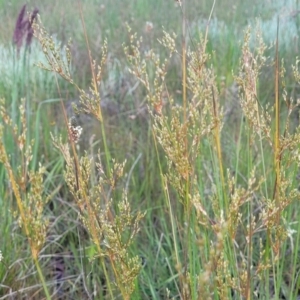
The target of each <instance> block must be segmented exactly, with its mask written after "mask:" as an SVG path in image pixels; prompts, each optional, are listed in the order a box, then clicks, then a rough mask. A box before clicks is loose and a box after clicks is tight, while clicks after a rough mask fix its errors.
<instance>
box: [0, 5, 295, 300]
mask: <svg viewBox="0 0 300 300" xmlns="http://www.w3.org/2000/svg"><path fill="white" fill-rule="evenodd" d="M103 9H104V8H103ZM176 9H177V10H178V11H179V12H180V13H181V17H182V21H181V24H180V25H181V30H182V36H181V38H178V36H177V35H176V34H175V33H170V32H169V31H167V30H162V31H161V33H160V35H159V38H158V40H157V45H156V44H154V42H153V40H152V37H151V34H152V31H153V28H154V26H153V23H152V22H150V21H147V22H146V27H145V32H144V33H145V36H146V37H148V40H145V37H139V36H138V34H137V33H135V32H134V30H133V29H132V28H131V27H130V26H129V25H127V36H126V38H127V39H126V41H125V42H124V43H123V45H122V47H123V53H124V54H122V55H124V56H123V60H122V61H121V60H117V59H116V58H114V57H113V54H112V52H110V48H109V42H107V41H106V40H105V41H104V42H103V43H102V46H101V56H100V57H98V59H97V60H96V59H93V58H92V54H91V53H92V51H91V48H90V46H89V41H88V37H89V36H88V33H87V31H86V27H85V24H86V23H85V22H84V17H83V10H82V7H81V9H80V11H81V20H82V24H83V36H84V39H85V43H86V47H87V48H88V61H89V65H90V77H89V78H90V83H89V85H88V87H86V86H81V84H80V83H79V82H78V81H76V80H75V78H74V72H75V71H76V70H75V69H74V68H73V66H72V63H73V60H74V58H73V56H72V43H71V42H69V43H68V44H67V45H66V46H65V47H61V46H60V44H58V43H57V41H56V39H55V38H54V37H53V36H52V35H50V34H49V33H48V31H47V30H46V29H45V27H44V26H43V24H42V23H41V20H40V18H39V16H38V15H37V10H34V12H33V14H32V15H31V17H28V18H27V19H26V18H25V6H24V7H23V8H22V10H21V12H20V14H19V17H18V19H17V24H16V31H15V35H14V43H15V45H16V49H15V51H16V52H17V53H18V55H17V56H16V59H22V58H21V56H22V55H24V61H26V59H29V54H28V53H26V52H25V53H24V54H23V52H22V47H29V45H30V44H31V39H32V36H31V35H32V34H34V37H35V39H36V40H37V42H38V43H39V44H40V47H41V49H42V52H43V53H44V57H45V61H43V62H39V63H38V64H37V66H38V67H39V68H40V69H42V70H44V72H50V73H51V74H53V75H54V76H53V80H54V82H55V85H56V87H57V95H58V98H59V99H56V100H55V99H51V98H50V99H48V100H46V101H45V102H42V103H43V104H49V106H50V105H51V104H53V103H54V102H57V103H59V105H60V108H59V111H60V114H59V115H58V116H56V119H58V118H60V120H59V122H57V123H55V122H54V124H52V125H51V124H50V121H49V120H50V119H51V118H50V119H49V120H48V117H49V116H50V115H51V114H49V112H48V114H46V112H44V111H43V110H42V109H41V106H40V105H38V106H36V105H35V104H32V103H31V102H30V98H29V96H30V95H31V94H30V93H29V92H28V91H27V92H24V91H25V90H24V87H25V86H27V85H26V82H27V83H28V82H29V81H26V80H27V79H24V84H23V85H21V89H20V90H17V93H16V94H14V97H13V101H12V102H11V103H8V102H7V101H5V100H4V99H2V100H1V103H0V163H1V164H0V177H1V180H2V182H4V183H5V184H4V185H3V186H2V187H0V207H1V208H2V210H1V212H0V217H2V220H3V221H2V222H1V224H0V228H1V232H2V233H3V234H2V236H3V240H2V241H1V244H0V279H1V281H0V287H1V289H0V299H11V298H14V299H42V298H46V299H184V300H189V299H222V300H223V299H249V300H250V299H298V298H299V295H300V291H299V276H298V274H299V258H298V257H299V237H300V231H299V222H298V218H297V211H298V208H299V203H298V200H299V197H300V192H299V176H298V173H299V165H300V159H299V157H300V153H299V143H300V131H299V124H298V123H299V122H298V119H299V118H298V117H297V115H298V110H299V108H298V106H299V100H297V97H293V95H295V94H296V91H297V89H298V86H299V83H300V73H299V66H298V65H299V61H298V59H295V61H294V64H293V65H292V67H290V68H289V67H286V64H285V62H284V60H281V53H282V52H280V46H279V44H280V39H279V34H278V32H279V26H280V24H277V29H278V31H277V38H276V43H275V46H267V45H266V44H265V43H264V39H263V35H264V34H263V33H262V32H261V31H260V30H259V29H256V30H255V31H251V30H250V29H247V30H245V32H244V38H243V42H242V44H241V46H240V48H239V50H238V52H239V53H240V56H239V59H236V61H238V64H237V67H236V72H235V74H234V75H233V78H232V81H233V83H232V85H231V86H230V87H226V85H225V82H226V80H225V81H224V80H223V79H222V74H219V73H218V72H220V70H222V69H223V67H218V66H216V65H215V53H214V52H211V51H210V47H211V43H212V41H211V40H210V34H209V32H210V31H209V30H210V28H209V22H208V24H207V26H206V29H205V31H203V32H202V33H200V34H199V37H198V38H194V36H193V35H192V32H193V30H194V28H193V27H192V25H193V24H192V23H191V24H188V23H187V19H186V14H187V13H188V10H187V9H188V8H187V7H185V3H184V2H181V1H177V8H176ZM211 16H212V11H211V13H210V15H209V20H211ZM26 34H27V39H26V41H27V40H28V39H29V38H30V43H27V42H26V45H27V46H26V45H23V44H22V43H23V42H22V41H23V39H24V36H26ZM149 45H150V46H151V47H149ZM236 51H237V50H236ZM24 66H25V65H24ZM28 66H29V65H28ZM286 68H287V69H286ZM28 71H30V68H28ZM231 71H232V69H231V70H230V72H231ZM121 73H122V75H123V76H120V74H121ZM227 74H228V70H226V74H225V75H223V76H227ZM266 74H267V75H268V76H267V75H266ZM29 76H30V75H28V78H30V77H29ZM118 76H120V77H118ZM266 76H267V77H272V81H273V83H272V93H271V96H270V94H268V91H269V90H270V89H269V87H265V88H264V86H263V85H264V84H265V83H266V82H267V83H268V84H269V83H270V78H267V79H266V80H265V78H266ZM111 78H112V80H113V83H111V82H110V80H111ZM174 78H177V79H176V80H174ZM291 78H292V79H291ZM18 80H20V79H18ZM291 80H292V81H291ZM62 82H65V83H62ZM66 86H68V88H69V89H70V91H71V93H72V95H73V94H76V95H77V99H76V100H74V101H71V100H70V101H64V100H65V99H64V97H65V95H68V93H66V92H65V91H63V90H62V88H65V87H66ZM291 86H292V88H290V87H291ZM16 87H17V85H16ZM111 90H114V91H113V92H112V91H111ZM264 90H266V91H267V92H265V91H264ZM17 94H20V95H23V96H24V98H22V100H20V101H19V100H18V98H17ZM113 97H114V98H121V99H122V101H123V103H122V104H121V103H120V102H118V99H114V100H116V101H115V104H114V105H116V107H117V108H116V109H114V113H113V114H112V113H111V110H109V109H106V108H107V106H108V104H107V101H108V100H109V99H110V98H113ZM66 98H67V96H66ZM266 98H267V99H266ZM107 99H108V100H107ZM69 102H73V110H72V111H73V112H72V113H71V112H70V111H71V110H69V108H68V103H69ZM52 113H54V114H55V112H54V109H53V112H52ZM86 115H88V116H89V117H86ZM80 117H82V118H83V120H84V121H83V122H81V123H78V119H79V118H80ZM85 123H89V124H85ZM87 125H88V126H87ZM91 128H92V129H91ZM33 137H34V138H33ZM18 269H19V271H20V272H19V274H18V272H17V270H18Z"/></svg>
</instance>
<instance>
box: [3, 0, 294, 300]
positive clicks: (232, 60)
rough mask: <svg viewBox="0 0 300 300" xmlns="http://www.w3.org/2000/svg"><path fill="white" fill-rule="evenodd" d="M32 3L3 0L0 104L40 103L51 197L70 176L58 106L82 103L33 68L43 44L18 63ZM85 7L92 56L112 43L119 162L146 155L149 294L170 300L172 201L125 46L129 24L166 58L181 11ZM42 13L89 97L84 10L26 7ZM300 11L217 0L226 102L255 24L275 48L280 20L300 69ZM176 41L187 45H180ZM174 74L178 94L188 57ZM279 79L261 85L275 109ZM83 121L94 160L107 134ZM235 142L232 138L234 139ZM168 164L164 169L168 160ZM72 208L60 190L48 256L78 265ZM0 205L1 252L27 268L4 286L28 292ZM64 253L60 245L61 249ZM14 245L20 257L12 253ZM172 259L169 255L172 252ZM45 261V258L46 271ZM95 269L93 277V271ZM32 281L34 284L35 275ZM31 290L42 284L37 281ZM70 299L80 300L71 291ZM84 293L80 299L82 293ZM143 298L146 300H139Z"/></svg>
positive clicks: (109, 116) (39, 131)
mask: <svg viewBox="0 0 300 300" xmlns="http://www.w3.org/2000/svg"><path fill="white" fill-rule="evenodd" d="M211 3H212V1H209V0H203V1H197V0H188V1H186V12H185V14H186V15H185V17H186V21H187V32H188V37H189V38H188V47H191V48H193V47H195V45H196V43H197V41H199V40H200V37H201V36H202V35H204V33H205V29H206V26H207V25H208V24H207V22H208V17H209V13H210V10H211ZM24 4H25V3H24V2H22V1H19V0H15V1H1V2H0V19H1V23H0V74H1V78H0V97H3V98H5V99H6V103H7V106H8V107H10V106H13V103H14V102H15V103H17V101H18V99H20V98H21V97H25V98H27V99H30V101H31V103H32V104H31V111H30V112H29V114H30V116H29V117H30V119H31V120H32V122H31V125H30V126H31V134H32V137H33V138H35V139H36V144H35V148H34V149H35V150H34V151H35V157H36V162H35V163H36V164H37V162H38V161H42V162H43V163H44V164H45V165H46V166H47V170H48V175H49V176H48V179H47V181H46V189H48V191H49V193H50V192H51V191H52V190H54V189H55V188H56V187H57V186H59V185H60V184H61V182H62V175H61V174H62V173H63V171H62V170H63V160H62V158H61V157H60V156H58V155H57V152H56V151H55V150H53V146H52V142H51V138H50V132H53V133H54V134H55V133H62V132H63V131H64V129H63V128H64V125H63V121H62V120H61V115H60V112H59V110H60V109H59V103H58V102H59V98H60V95H62V97H63V98H64V99H65V101H66V106H67V107H68V106H70V105H69V103H70V102H72V101H75V102H76V101H77V100H78V95H77V94H76V92H75V91H74V90H73V89H72V88H71V87H70V86H69V85H68V84H66V83H65V82H63V81H62V80H58V84H59V90H58V88H57V84H56V81H55V77H54V75H53V74H50V73H47V72H46V71H42V70H40V69H39V68H38V67H36V66H35V65H34V64H35V63H37V62H39V61H44V58H43V53H42V51H41V50H40V49H39V45H37V44H35V43H34V44H33V45H32V47H31V52H30V53H26V54H21V57H22V55H26V56H27V58H26V60H25V59H24V60H20V59H18V58H17V57H16V56H15V54H14V51H13V47H12V36H13V31H14V27H15V22H16V18H17V16H18V13H19V11H20V9H21V7H22V6H23V5H24ZM81 7H82V14H83V19H84V24H85V26H86V30H87V36H88V39H89V43H90V48H91V53H92V56H93V58H95V59H96V60H99V59H100V50H101V46H102V45H103V43H104V39H107V41H108V58H109V60H108V64H107V69H106V70H105V73H104V75H105V76H104V79H103V85H102V89H101V92H102V96H103V100H104V101H106V102H105V103H106V104H105V105H106V109H105V112H106V114H105V116H104V119H105V123H106V131H107V138H108V144H109V149H110V151H111V155H112V157H115V158H116V159H117V160H118V161H123V160H124V159H125V158H126V159H127V160H128V161H129V163H128V165H129V168H130V166H132V165H133V164H134V162H135V161H136V159H137V158H138V157H140V154H142V156H141V158H140V161H139V163H138V165H137V167H135V168H134V169H133V172H132V177H131V180H130V188H129V195H128V197H129V199H131V200H130V202H131V204H132V205H133V207H135V208H136V209H139V210H141V211H147V212H148V213H147V215H146V217H145V220H144V225H143V226H144V227H143V233H142V234H141V237H140V239H139V241H138V242H139V245H140V246H139V250H138V251H140V255H141V257H143V258H146V260H148V262H150V263H148V264H147V265H146V267H145V269H143V270H142V273H143V274H142V275H143V276H142V278H143V279H142V282H141V283H140V289H141V293H142V294H143V295H152V297H153V299H165V298H164V297H166V294H165V293H166V291H165V287H166V286H168V288H169V289H170V290H173V291H174V290H176V287H175V286H173V285H174V282H173V281H172V283H171V284H172V286H169V285H168V280H169V278H172V276H174V274H176V270H175V269H174V268H173V266H171V264H170V262H169V261H168V260H166V259H165V257H167V258H170V257H172V242H171V236H164V233H166V232H170V227H169V224H168V223H167V222H166V218H165V214H166V211H167V208H166V204H165V203H164V200H162V197H163V195H162V187H161V183H160V178H159V176H158V174H159V169H158V163H157V154H156V149H155V147H154V145H153V138H152V134H151V130H150V129H149V122H150V121H149V118H148V117H147V113H146V108H145V95H144V94H143V91H142V90H141V89H140V88H139V87H138V86H136V81H135V80H134V79H133V78H132V77H131V76H130V75H129V73H128V71H127V66H126V58H125V55H124V51H123V46H122V45H123V43H128V41H129V35H128V32H127V27H126V23H128V24H129V25H130V27H131V28H132V31H133V32H137V35H138V36H142V37H143V41H144V43H143V47H144V51H147V50H149V49H150V48H154V49H155V50H156V51H157V52H159V53H160V55H161V56H162V57H164V55H165V52H164V51H165V50H163V49H162V48H160V46H159V44H158V43H157V39H158V38H159V37H161V35H162V29H165V30H166V31H167V32H175V33H176V34H177V35H178V36H179V37H180V35H181V26H182V21H181V20H182V17H181V10H180V8H179V6H178V5H177V3H176V1H172V0H169V1H165V0H156V1H149V0H135V1H132V0H123V1H116V0H114V1H112V0H102V1H100V0H94V1H93V0H86V1H81ZM34 8H38V9H39V14H40V16H41V19H42V21H43V24H44V26H45V28H47V30H48V31H49V32H50V33H51V34H52V35H53V36H55V38H56V40H57V41H58V42H60V43H61V44H62V45H64V44H66V43H67V41H68V40H69V38H72V48H71V49H72V55H73V60H72V66H73V77H74V80H75V81H76V82H78V83H79V84H80V86H81V87H82V88H83V89H87V88H88V86H89V84H90V79H91V77H90V76H91V71H90V64H89V56H88V50H87V46H86V42H85V37H84V30H83V26H82V21H81V16H80V6H79V4H78V2H77V1H74V0H65V1H64V2H63V4H62V2H61V1H56V0H53V1H43V0H40V1H27V10H28V11H32V10H33V9H34ZM299 9H300V8H299V1H296V0H294V1H292V0H290V1H283V0H282V1H271V0H270V1H260V0H252V1H244V0H238V1H236V0H235V1H233V0H222V1H217V3H216V6H215V10H214V12H213V16H212V19H211V21H210V24H209V35H208V39H209V41H208V46H207V50H208V52H209V53H210V54H211V57H212V58H211V64H212V65H213V68H214V70H215V75H216V78H217V82H218V85H219V89H220V94H221V96H223V97H225V98H226V99H227V100H228V101H230V99H231V98H234V97H236V93H237V92H236V91H235V90H234V89H232V88H231V86H232V83H233V73H234V72H236V71H237V68H238V64H239V59H240V53H241V45H242V40H243V35H244V30H245V29H246V28H247V26H251V27H252V28H254V27H255V26H256V24H257V23H258V24H260V27H261V30H262V32H263V37H264V40H265V42H266V43H267V44H268V45H270V46H271V45H272V44H274V42H275V39H276V30H277V17H279V20H280V30H279V43H280V49H279V50H280V51H279V52H280V56H281V57H284V58H285V61H286V65H287V66H289V65H290V63H291V62H294V60H295V57H296V56H297V55H298V53H299V29H300V27H299V22H300V19H299V18H300V17H299V16H300V15H299V14H298V10H299ZM152 27H153V28H152ZM178 42H180V38H179V39H178ZM178 46H180V44H179V45H178ZM194 50H195V49H194ZM268 51H269V54H270V55H271V56H272V57H274V48H272V47H271V48H270V49H269V50H268ZM287 68H288V67H287ZM169 70H170V73H169V77H168V80H169V82H170V83H171V85H172V86H173V87H174V89H176V90H178V94H179V95H180V91H181V69H180V58H178V60H176V59H174V60H172V65H170V66H169ZM271 72H272V71H270V68H266V69H265V70H264V73H263V74H261V78H262V81H261V82H260V87H259V94H260V100H261V101H262V102H264V103H267V102H268V101H269V100H270V99H271V98H272V97H273V93H274V86H273V81H274V80H273V79H272V76H270V74H272V73H271ZM287 74H289V72H287ZM286 86H287V88H288V91H289V93H290V94H291V95H293V96H295V97H296V98H297V95H298V93H299V90H298V89H297V88H296V86H295V85H294V84H293V82H292V81H289V76H288V77H287V79H286ZM12 110H13V109H12ZM80 121H81V122H82V123H83V124H84V125H83V127H84V128H85V129H86V131H85V132H88V135H87V134H86V133H84V134H83V135H84V136H83V139H84V142H83V143H82V145H81V146H82V147H83V148H84V149H86V150H88V151H90V152H91V153H92V152H93V153H95V152H96V148H97V147H99V146H100V148H101V147H102V145H101V132H100V130H99V129H98V128H97V126H93V125H90V123H91V122H92V121H91V120H90V119H89V118H88V117H86V118H83V119H82V120H80ZM93 133H95V134H97V138H96V139H95V140H91V138H92V134H93ZM225 134H226V133H225ZM227 134H228V135H229V136H230V135H232V132H230V131H229V132H228V133H227ZM231 138H232V139H234V137H231ZM6 139H7V141H6V142H7V144H8V145H10V148H11V153H13V152H14V150H13V148H14V147H13V141H12V140H11V136H10V135H9V134H7V135H6ZM227 143H228V145H227V146H228V148H227V149H228V162H227V163H228V164H229V165H230V164H231V158H230V154H229V153H230V152H231V149H230V140H229V142H227ZM225 149H226V147H225ZM208 152H209V150H208ZM161 157H162V161H163V154H161ZM245 159H246V158H245ZM15 164H16V165H18V162H17V161H16V162H15ZM162 167H163V168H164V167H165V166H164V165H163V166H162ZM128 171H129V170H128ZM5 180H6V179H5V176H4V171H3V169H2V167H1V168H0V181H1V182H6V181H5ZM0 193H1V194H0V195H1V196H0V200H1V198H2V199H5V197H8V198H9V195H7V190H6V188H5V184H4V185H2V187H0ZM10 197H12V196H10ZM68 201H69V199H68V192H67V191H64V190H62V191H61V193H60V195H59V196H58V197H57V201H56V202H55V203H54V204H52V205H51V207H49V212H48V213H49V214H50V215H52V216H53V220H55V221H53V223H52V225H51V230H50V237H49V241H50V246H49V248H48V249H47V250H46V251H45V253H47V251H48V253H54V252H55V251H58V250H57V248H59V253H64V252H65V253H69V252H68V251H72V252H73V254H74V253H76V252H77V251H78V253H79V254H80V255H78V256H76V255H75V257H82V248H80V247H78V244H81V243H83V241H82V240H81V239H83V240H84V236H85V234H86V233H85V232H84V230H83V229H82V228H81V227H79V225H78V223H79V221H78V219H77V214H76V210H75V209H74V208H73V204H72V203H68ZM0 206H2V209H0V211H1V212H2V221H1V230H0V231H1V232H3V233H4V234H3V235H2V237H1V239H2V240H1V243H0V244H1V246H2V245H4V246H2V247H3V250H2V251H3V254H4V256H6V258H8V257H9V256H11V258H10V259H8V260H10V261H14V260H17V257H21V258H22V257H23V258H22V259H21V262H20V265H22V266H23V267H24V268H23V267H22V268H21V270H22V272H21V274H20V275H19V277H18V278H17V279H19V281H16V277H15V274H16V269H14V268H13V269H12V271H11V272H10V276H8V277H6V279H5V280H6V285H10V284H11V285H14V283H13V282H14V281H16V282H21V283H20V286H22V280H25V279H23V278H25V277H26V276H28V273H29V274H30V272H32V270H26V267H25V266H26V264H27V263H28V262H27V259H28V255H27V254H26V253H27V251H28V249H27V247H26V245H25V244H24V240H23V238H22V237H20V236H19V233H18V231H17V229H16V228H17V226H16V224H15V225H14V226H15V227H13V225H12V224H13V220H12V218H11V217H10V215H9V214H5V211H7V210H8V209H9V208H10V207H9V204H8V203H5V202H3V201H0ZM62 208H63V209H62ZM68 208H72V209H68ZM177 208H178V209H180V204H179V203H176V202H175V201H174V211H176V209H177ZM62 211H63V212H64V213H63V215H61V214H60V213H61V212H62ZM0 217H1V213H0ZM11 228H13V229H14V230H13V231H12V232H13V233H11ZM12 236H13V237H14V241H15V242H14V245H11V244H10V241H11V239H12ZM54 240H55V243H54V242H53V241H54ZM162 243H164V244H165V247H162ZM56 245H60V246H59V247H57V246H56ZM11 247H14V249H13V250H12V248H11ZM88 251H91V252H93V249H92V248H89V250H88ZM165 251H170V252H169V253H166V252H165ZM66 256H67V255H66ZM85 257H89V254H85ZM28 260H29V259H28ZM46 260H47V259H46V254H45V264H46ZM67 261H68V260H67ZM75 262H76V263H75V264H74V265H72V262H69V264H70V266H69V267H72V268H74V269H76V268H78V270H71V271H70V274H73V275H74V274H77V273H80V271H79V270H81V269H82V265H86V264H85V263H84V262H83V261H80V260H78V261H77V260H76V261H75ZM95 266H96V264H95V265H93V266H88V268H89V267H91V268H95ZM15 268H17V267H15ZM90 271H91V270H86V272H87V273H88V272H90ZM94 271H95V270H94ZM94 273H97V272H94ZM0 275H1V274H0ZM99 276H100V275H99ZM29 278H31V277H30V276H29ZM94 280H96V279H94ZM99 280H100V279H99ZM27 284H28V283H27ZM33 284H34V279H32V285H33ZM15 288H17V286H15ZM70 289H71V287H70ZM70 295H72V294H71V292H70ZM74 295H75V288H74ZM76 295H77V296H78V294H76ZM74 297H75V296H74ZM137 299H139V297H138V296H137Z"/></svg>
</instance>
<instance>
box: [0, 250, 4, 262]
mask: <svg viewBox="0 0 300 300" xmlns="http://www.w3.org/2000/svg"><path fill="white" fill-rule="evenodd" d="M2 259H3V256H2V252H1V251H0V262H1V261H2Z"/></svg>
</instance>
